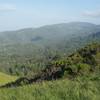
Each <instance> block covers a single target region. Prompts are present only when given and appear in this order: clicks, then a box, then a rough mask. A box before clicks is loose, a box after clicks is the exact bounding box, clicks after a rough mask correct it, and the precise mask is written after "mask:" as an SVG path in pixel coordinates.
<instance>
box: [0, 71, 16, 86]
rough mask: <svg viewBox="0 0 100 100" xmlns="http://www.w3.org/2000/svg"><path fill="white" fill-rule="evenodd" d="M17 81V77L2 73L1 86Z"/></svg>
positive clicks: (0, 77) (0, 76)
mask: <svg viewBox="0 0 100 100" xmlns="http://www.w3.org/2000/svg"><path fill="white" fill-rule="evenodd" d="M16 79H17V77H15V76H10V75H7V74H4V73H1V72H0V86H1V85H4V84H7V83H9V82H11V81H15V80H16Z"/></svg>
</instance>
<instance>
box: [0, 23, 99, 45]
mask: <svg viewBox="0 0 100 100" xmlns="http://www.w3.org/2000/svg"><path fill="white" fill-rule="evenodd" d="M99 31H100V27H99V25H95V24H91V23H86V22H71V23H62V24H54V25H47V26H42V27H39V28H28V29H21V30H17V31H7V32H0V42H1V43H6V42H7V43H27V42H31V40H32V38H35V37H37V36H38V37H41V38H44V40H46V41H49V40H51V41H55V40H62V39H63V38H65V37H66V39H67V37H68V38H69V37H71V36H77V35H78V36H84V35H88V34H90V33H96V32H99ZM46 41H45V42H46Z"/></svg>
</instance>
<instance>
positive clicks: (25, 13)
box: [0, 0, 100, 32]
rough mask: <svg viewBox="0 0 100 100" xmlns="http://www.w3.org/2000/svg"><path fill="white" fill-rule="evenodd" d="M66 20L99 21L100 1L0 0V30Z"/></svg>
mask: <svg viewBox="0 0 100 100" xmlns="http://www.w3.org/2000/svg"><path fill="white" fill-rule="evenodd" d="M68 22H89V23H93V24H100V1H99V0H92V1H91V0H84V1H82V0H76V1H75V0H44V1H41V0H37V1H36V0H26V1H25V0H21V1H20V0H3V1H2V0H0V32H2V31H9V30H18V29H23V28H34V27H40V26H44V25H51V24H59V23H68Z"/></svg>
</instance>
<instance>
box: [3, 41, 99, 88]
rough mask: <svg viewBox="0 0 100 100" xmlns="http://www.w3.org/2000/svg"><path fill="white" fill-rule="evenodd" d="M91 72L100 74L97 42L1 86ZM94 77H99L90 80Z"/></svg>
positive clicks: (86, 74)
mask: <svg viewBox="0 0 100 100" xmlns="http://www.w3.org/2000/svg"><path fill="white" fill-rule="evenodd" d="M91 74H96V75H100V44H97V43H94V44H90V45H88V46H85V47H84V48H82V49H79V50H77V51H76V52H74V53H72V54H71V55H69V56H67V57H64V58H62V59H59V60H52V61H51V62H49V63H48V64H47V66H46V68H45V69H44V70H42V71H41V72H40V73H38V74H37V75H35V76H33V77H31V78H28V77H24V78H19V79H18V80H16V81H15V82H12V83H8V84H6V85H4V86H1V87H16V86H22V85H25V84H32V83H33V82H42V81H51V80H57V79H60V78H68V79H74V78H76V77H79V76H80V77H83V76H85V77H89V76H91ZM94 79H97V80H98V79H100V78H99V77H97V76H96V77H93V78H91V80H94Z"/></svg>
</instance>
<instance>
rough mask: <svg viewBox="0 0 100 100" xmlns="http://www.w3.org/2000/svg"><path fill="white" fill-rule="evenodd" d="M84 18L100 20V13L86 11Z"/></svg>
mask: <svg viewBox="0 0 100 100" xmlns="http://www.w3.org/2000/svg"><path fill="white" fill-rule="evenodd" d="M83 16H86V17H92V18H100V11H85V12H83Z"/></svg>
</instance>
